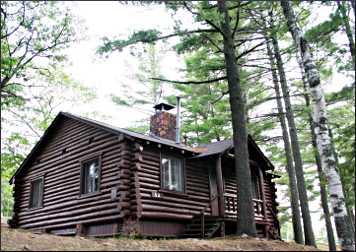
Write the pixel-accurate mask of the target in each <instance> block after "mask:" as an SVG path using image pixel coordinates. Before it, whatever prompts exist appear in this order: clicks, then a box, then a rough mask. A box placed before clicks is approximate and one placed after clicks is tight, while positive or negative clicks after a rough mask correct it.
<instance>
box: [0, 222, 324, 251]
mask: <svg viewBox="0 0 356 252" xmlns="http://www.w3.org/2000/svg"><path fill="white" fill-rule="evenodd" d="M4 250H5V251H6V250H37V251H41V250H42V251H56V250H57V251H58V250H60V251H63V250H66V251H74V250H84V251H86V250H92V251H93V250H100V251H101V250H102V251H112V250H117V251H137V250H141V251H143V250H145V251H150V250H151V251H152V250H160V251H169V250H181V251H186V250H194V251H197V250H200V251H204V250H205V251H211V250H215V251H216V250H235V251H242V250H255V251H318V250H317V249H316V248H313V247H308V246H300V245H297V244H295V243H287V242H282V241H271V240H268V241H267V240H264V239H258V238H236V237H230V236H228V237H225V238H214V239H210V240H201V239H178V240H177V239H167V240H163V239H161V240H147V239H128V238H102V239H98V238H84V237H64V236H56V235H50V234H34V233H31V232H30V231H26V230H21V229H9V228H7V227H6V226H3V225H2V227H1V251H4Z"/></svg>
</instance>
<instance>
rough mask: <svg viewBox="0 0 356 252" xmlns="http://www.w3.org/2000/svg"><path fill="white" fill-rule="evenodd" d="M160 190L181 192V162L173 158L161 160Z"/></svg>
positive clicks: (182, 188)
mask: <svg viewBox="0 0 356 252" xmlns="http://www.w3.org/2000/svg"><path fill="white" fill-rule="evenodd" d="M161 174H162V176H161V179H162V188H163V189H168V190H172V191H177V192H183V190H184V187H183V161H182V160H181V159H178V158H175V157H166V156H164V157H162V159H161Z"/></svg>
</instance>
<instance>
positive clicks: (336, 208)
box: [280, 1, 355, 251]
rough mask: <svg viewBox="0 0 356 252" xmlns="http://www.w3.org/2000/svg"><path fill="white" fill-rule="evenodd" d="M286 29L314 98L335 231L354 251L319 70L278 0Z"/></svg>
mask: <svg viewBox="0 0 356 252" xmlns="http://www.w3.org/2000/svg"><path fill="white" fill-rule="evenodd" d="M280 3H281V6H282V9H283V13H284V16H285V18H286V20H287V25H288V29H289V31H290V32H291V34H292V37H293V40H294V43H295V44H296V47H297V48H298V51H299V53H300V54H301V57H302V61H303V67H304V71H305V74H306V76H307V79H308V83H309V88H310V94H311V98H312V100H313V103H314V104H313V124H314V125H315V134H316V141H317V146H318V152H319V155H320V158H321V163H322V167H323V170H324V172H325V174H326V176H327V179H328V183H329V194H330V200H331V205H332V208H333V213H334V220H335V226H336V231H337V235H338V237H339V240H340V243H341V247H342V250H349V251H355V241H354V237H353V235H352V230H351V223H350V221H349V220H348V218H347V210H346V205H345V197H344V193H343V191H342V185H341V179H340V175H339V174H338V172H337V169H336V162H335V158H334V156H333V154H332V148H331V143H330V137H329V134H328V125H327V116H326V105H325V97H324V91H323V89H322V88H321V85H320V76H319V72H318V70H317V69H316V66H315V63H314V60H313V58H312V54H311V51H310V47H309V45H308V42H307V41H306V40H305V38H304V35H303V33H302V31H301V29H300V28H299V27H298V26H297V22H296V17H295V14H294V11H293V10H292V8H291V6H290V2H289V1H281V2H280Z"/></svg>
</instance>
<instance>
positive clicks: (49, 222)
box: [21, 209, 119, 228]
mask: <svg viewBox="0 0 356 252" xmlns="http://www.w3.org/2000/svg"><path fill="white" fill-rule="evenodd" d="M108 214H112V215H113V214H117V215H118V214H119V211H118V210H117V209H110V210H105V211H100V212H98V213H97V212H94V213H89V214H82V215H79V216H70V217H66V218H59V219H54V220H49V221H40V222H36V223H32V224H26V225H21V227H22V228H34V227H40V226H46V225H50V224H52V225H53V224H55V223H63V222H66V221H74V220H77V221H79V220H82V219H88V218H97V217H98V216H100V215H108Z"/></svg>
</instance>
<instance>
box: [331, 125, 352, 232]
mask: <svg viewBox="0 0 356 252" xmlns="http://www.w3.org/2000/svg"><path fill="white" fill-rule="evenodd" d="M328 131H329V137H330V143H331V149H332V152H333V155H334V158H335V162H336V167H340V166H339V158H338V155H337V153H336V149H335V145H334V137H333V133H332V130H331V128H329V129H328ZM337 171H338V173H339V174H340V179H341V186H342V192H343V193H344V196H345V201H346V203H345V206H346V211H347V217H348V218H349V221H350V223H351V227H352V232H353V236H355V222H354V220H353V219H352V217H353V216H352V210H351V209H350V206H349V205H348V204H347V202H349V201H348V195H347V194H346V193H345V180H344V179H343V175H342V171H340V169H338V170H337Z"/></svg>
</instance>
